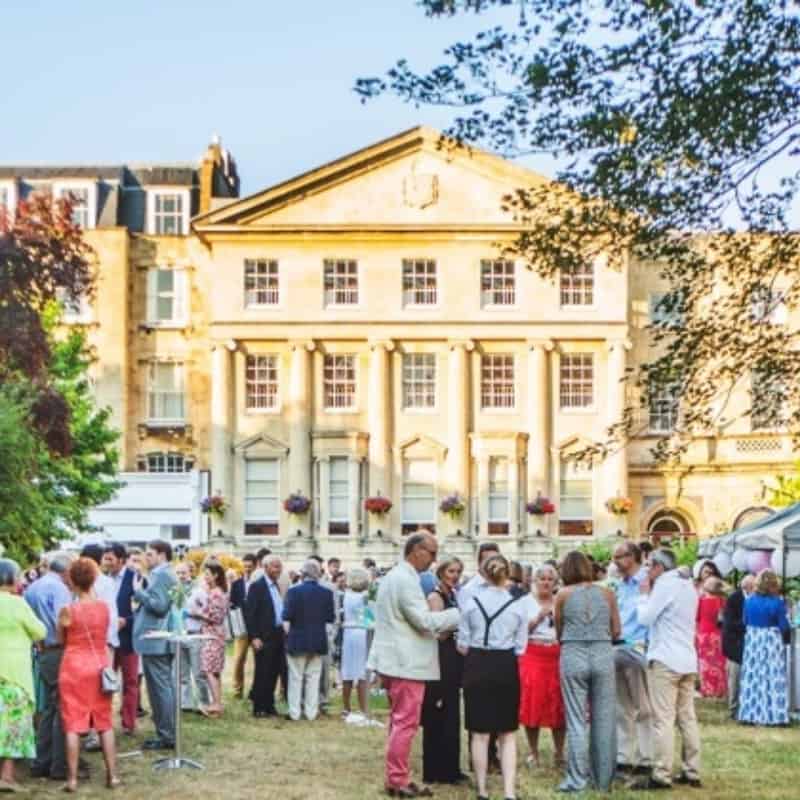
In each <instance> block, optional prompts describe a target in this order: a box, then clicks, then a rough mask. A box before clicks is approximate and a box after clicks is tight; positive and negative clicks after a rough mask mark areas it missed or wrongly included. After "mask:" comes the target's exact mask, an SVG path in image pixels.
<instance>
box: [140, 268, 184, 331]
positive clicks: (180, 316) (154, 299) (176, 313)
mask: <svg viewBox="0 0 800 800" xmlns="http://www.w3.org/2000/svg"><path fill="white" fill-rule="evenodd" d="M161 272H171V273H172V275H173V283H172V292H171V297H172V304H173V306H172V310H173V317H172V319H163V320H160V319H158V298H159V296H160V295H162V294H163V295H164V296H167V293H166V292H161V291H160V290H159V289H158V276H159V273H161ZM188 298H189V273H188V270H186V269H182V268H173V267H163V266H159V267H152V268H151V269H149V270H148V271H147V325H148V326H149V327H152V328H184V327H186V325H187V324H188V319H189V314H188Z"/></svg>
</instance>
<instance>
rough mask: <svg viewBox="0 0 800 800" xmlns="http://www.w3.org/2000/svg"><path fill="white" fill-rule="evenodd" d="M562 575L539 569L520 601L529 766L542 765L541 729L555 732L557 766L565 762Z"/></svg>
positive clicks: (521, 669)
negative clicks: (557, 610) (558, 611)
mask: <svg viewBox="0 0 800 800" xmlns="http://www.w3.org/2000/svg"><path fill="white" fill-rule="evenodd" d="M557 585H558V572H556V569H555V567H553V566H551V565H550V564H543V565H542V566H541V567H538V568H537V569H536V571H535V572H534V575H533V587H532V589H531V592H530V594H528V595H526V596H525V597H524V598H523V599H522V600H520V605H521V606H522V608H524V609H525V612H526V613H527V615H528V647H527V649H526V650H525V653H524V655H522V656H520V659H519V682H520V703H519V721H520V722H521V723H522V724H523V725H524V726H525V733H526V734H527V736H528V745H529V747H530V750H531V752H530V755H529V756H528V757H527V758H526V759H525V763H526V764H527V765H528V766H530V767H538V766H539V728H550V730H552V731H553V745H554V749H555V761H556V766H557V767H559V766H561V765H562V764H563V762H564V738H565V736H566V731H565V725H566V722H565V719H564V699H563V697H562V696H561V679H560V677H559V662H560V654H561V647H560V645H559V644H558V639H557V637H556V626H555V620H554V618H553V605H554V603H555V591H556V587H557Z"/></svg>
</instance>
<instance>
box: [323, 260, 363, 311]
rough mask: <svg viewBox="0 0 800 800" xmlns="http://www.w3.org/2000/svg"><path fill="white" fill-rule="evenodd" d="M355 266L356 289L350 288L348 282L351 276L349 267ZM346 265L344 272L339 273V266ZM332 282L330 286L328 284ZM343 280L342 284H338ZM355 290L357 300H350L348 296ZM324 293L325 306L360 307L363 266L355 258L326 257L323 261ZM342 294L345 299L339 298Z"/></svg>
mask: <svg viewBox="0 0 800 800" xmlns="http://www.w3.org/2000/svg"><path fill="white" fill-rule="evenodd" d="M351 265H352V266H353V267H354V274H355V280H356V285H355V290H353V289H352V288H349V287H348V286H347V285H346V283H347V281H348V279H349V277H350V274H349V268H350V266H351ZM342 266H344V267H345V270H346V271H345V273H344V274H341V275H340V274H338V269H339V267H342ZM329 282H330V284H331V286H330V288H329V286H328V284H329ZM339 282H343V284H342V285H341V286H337V284H338V283H339ZM353 292H355V301H353V300H348V299H347V297H348V296H349V295H350V294H351V293H353ZM322 294H323V305H324V306H325V308H358V307H359V306H360V305H361V299H362V298H361V267H360V265H359V263H358V261H357V260H356V259H355V258H326V259H324V261H323V262H322ZM340 294H341V295H342V296H343V297H344V299H343V300H337V296H339V295H340Z"/></svg>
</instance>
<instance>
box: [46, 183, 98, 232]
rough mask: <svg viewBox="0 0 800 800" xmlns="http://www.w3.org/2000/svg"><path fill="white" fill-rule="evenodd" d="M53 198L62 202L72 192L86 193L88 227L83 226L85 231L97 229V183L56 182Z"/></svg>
mask: <svg viewBox="0 0 800 800" xmlns="http://www.w3.org/2000/svg"><path fill="white" fill-rule="evenodd" d="M52 191H53V198H54V199H55V200H61V199H62V198H64V196H65V195H68V194H70V193H72V192H76V191H80V192H83V191H85V192H86V225H81V228H82V229H83V230H85V231H90V230H93V229H94V228H96V227H97V181H92V180H69V181H55V182H54V183H53V188H52Z"/></svg>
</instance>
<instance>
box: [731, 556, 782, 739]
mask: <svg viewBox="0 0 800 800" xmlns="http://www.w3.org/2000/svg"><path fill="white" fill-rule="evenodd" d="M780 590H781V584H780V581H779V580H778V576H777V575H776V574H775V573H774V572H772V570H768V569H765V570H764V571H763V572H760V573H759V574H758V576H757V577H756V586H755V593H754V594H752V595H751V596H750V597H748V598H747V600H746V601H745V604H744V624H745V635H744V657H743V659H742V670H741V676H740V682H739V715H738V719H739V722H746V723H749V724H751V725H788V724H789V693H788V686H787V680H786V647H785V644H786V643H787V642H786V639H788V637H789V635H790V631H791V628H790V626H789V620H788V619H787V616H786V604H785V603H784V602H783V598H781V597H780Z"/></svg>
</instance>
